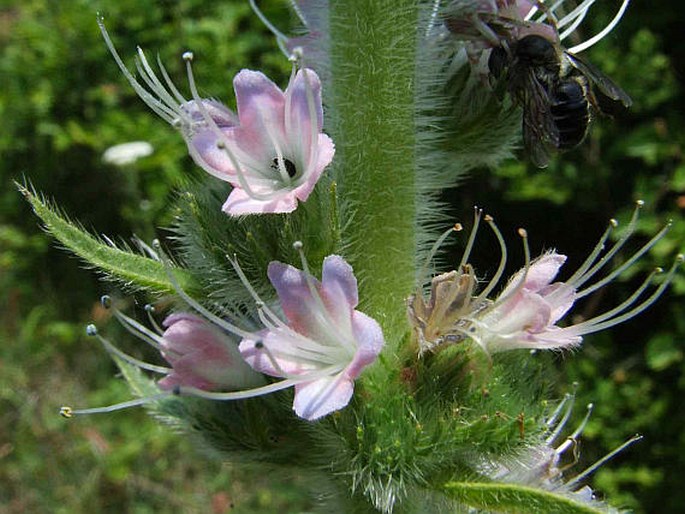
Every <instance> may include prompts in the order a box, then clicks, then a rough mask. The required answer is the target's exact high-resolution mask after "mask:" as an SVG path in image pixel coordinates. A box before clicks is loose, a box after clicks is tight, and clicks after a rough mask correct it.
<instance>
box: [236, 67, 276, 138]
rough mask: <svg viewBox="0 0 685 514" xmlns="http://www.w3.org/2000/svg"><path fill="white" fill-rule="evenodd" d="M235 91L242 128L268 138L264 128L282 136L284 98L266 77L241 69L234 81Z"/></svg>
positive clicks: (256, 72) (257, 72)
mask: <svg viewBox="0 0 685 514" xmlns="http://www.w3.org/2000/svg"><path fill="white" fill-rule="evenodd" d="M233 89H234V90H235V97H236V103H237V106H238V118H239V119H240V126H241V128H243V129H244V130H246V131H249V132H253V133H255V134H263V135H264V137H265V138H266V137H267V136H266V134H265V133H264V132H265V125H267V126H269V127H270V128H277V129H278V130H279V132H280V133H281V134H282V133H283V130H284V124H283V118H284V115H285V95H284V94H283V91H281V90H280V88H279V87H278V86H277V85H276V84H274V83H273V82H272V81H271V80H269V78H267V76H266V75H264V74H263V73H262V72H259V71H252V70H241V71H240V72H239V73H238V74H237V75H236V76H235V78H234V79H233ZM267 140H268V138H267Z"/></svg>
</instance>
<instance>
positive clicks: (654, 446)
mask: <svg viewBox="0 0 685 514" xmlns="http://www.w3.org/2000/svg"><path fill="white" fill-rule="evenodd" d="M618 3H619V2H598V3H597V4H595V5H594V6H593V7H592V13H593V14H596V16H588V20H587V21H586V22H585V23H584V24H583V25H582V29H583V30H582V32H581V33H580V35H581V36H584V38H586V37H588V36H591V35H592V34H594V33H596V32H598V31H599V30H601V28H602V27H603V26H604V25H606V23H607V22H608V20H610V19H611V17H612V16H613V14H614V12H615V9H616V8H617V5H618ZM683 16H685V5H684V4H682V3H680V2H672V1H666V0H661V1H656V2H634V3H631V6H630V8H629V9H628V13H627V15H626V16H625V17H624V18H623V20H622V21H621V24H620V25H619V26H618V28H617V29H615V30H614V31H613V32H612V33H611V35H610V36H609V37H607V38H605V39H603V40H602V41H601V42H600V43H599V44H597V45H596V46H595V47H593V48H592V49H591V50H589V51H587V52H586V53H584V54H583V56H584V57H585V58H586V59H587V60H589V61H590V62H591V63H593V64H595V65H596V66H597V67H598V68H600V69H601V70H602V71H603V72H604V73H605V74H606V75H608V76H609V77H611V78H612V79H613V80H614V81H615V82H616V83H617V84H619V85H620V86H621V87H622V88H623V89H624V90H625V91H626V92H628V94H629V95H630V96H631V97H632V99H633V102H634V103H633V106H632V107H631V108H630V109H629V110H623V109H618V108H616V106H613V105H608V106H607V107H606V108H607V110H608V111H610V112H611V116H598V117H597V118H596V119H595V120H594V123H593V126H592V130H591V132H590V134H589V136H588V138H587V139H586V141H585V142H584V143H583V144H582V145H581V146H580V147H578V148H577V149H575V150H572V151H570V152H568V153H564V154H561V155H558V156H557V158H556V159H555V160H554V161H553V162H552V163H551V164H550V166H549V168H548V169H545V170H539V169H536V168H535V167H533V166H532V165H530V164H528V163H527V162H526V160H525V152H524V150H521V152H520V156H521V157H522V159H521V160H517V161H511V162H510V163H508V164H505V165H504V166H502V167H501V168H500V169H497V170H482V171H481V172H479V173H476V174H474V176H473V177H472V179H471V181H469V182H468V183H466V184H464V185H463V187H460V188H458V189H456V190H455V191H451V192H449V193H448V194H449V197H450V199H451V201H452V202H453V203H454V204H455V205H456V206H458V208H457V213H458V214H457V215H458V216H459V217H460V218H461V219H468V218H469V216H470V215H471V214H470V209H471V206H472V205H474V204H477V205H479V206H483V207H485V208H486V209H487V210H488V211H489V212H491V213H492V214H493V215H494V216H495V217H496V218H497V220H498V223H500V225H501V226H502V228H503V229H504V230H505V231H506V232H508V234H512V235H513V234H514V229H515V228H516V227H518V226H524V227H525V228H526V229H527V230H528V233H529V235H530V241H531V247H532V251H533V253H534V254H535V253H539V252H540V251H542V250H544V249H547V248H550V247H555V248H557V250H558V251H560V252H561V253H564V254H566V255H568V256H569V261H568V263H567V264H566V268H567V269H568V270H571V271H572V270H575V269H577V267H578V265H579V264H580V263H581V262H582V260H583V259H584V258H585V256H587V254H588V253H589V252H590V250H591V249H592V247H593V246H594V245H595V243H596V241H597V240H598V239H599V236H600V235H601V232H602V231H603V230H604V228H605V227H606V224H607V222H608V220H609V219H610V218H616V219H617V220H619V222H620V225H619V230H618V231H617V234H618V235H620V227H621V226H625V224H626V223H627V219H628V217H629V215H630V211H632V209H633V206H634V201H635V200H637V199H642V200H644V201H645V208H644V209H643V212H642V215H641V218H640V222H639V224H638V229H637V233H638V238H637V239H639V241H637V242H636V243H635V244H634V245H633V246H632V250H635V249H637V247H639V245H640V244H643V243H644V242H646V241H647V240H648V239H649V238H650V237H651V236H652V235H653V234H655V233H656V232H657V231H658V230H659V229H660V228H661V227H662V226H663V225H664V224H665V223H666V222H667V221H668V220H673V222H674V223H673V227H672V229H671V231H670V233H669V234H668V235H667V236H666V238H665V239H664V240H663V241H661V242H660V243H659V244H658V245H657V246H656V247H655V248H654V249H653V250H652V251H651V252H650V253H649V255H648V257H647V258H644V259H641V260H640V262H639V263H638V264H637V265H636V266H634V267H633V268H631V269H630V270H629V271H628V272H626V273H624V274H623V275H622V276H621V280H620V282H617V283H612V284H611V285H610V286H609V287H608V288H606V289H605V290H603V291H604V292H603V293H602V294H601V296H600V297H596V298H595V299H594V301H592V300H591V301H590V302H587V303H586V304H585V305H583V304H581V305H580V306H579V307H580V311H578V313H579V315H582V317H584V318H588V317H591V316H592V315H595V314H598V313H601V312H603V311H605V310H607V309H609V308H611V307H613V306H615V305H617V304H619V303H620V302H621V301H622V300H623V299H625V298H627V297H628V296H629V295H630V293H631V292H632V291H634V290H635V289H636V288H637V286H638V285H639V283H640V281H641V280H642V279H643V278H644V276H645V275H646V274H647V273H649V271H650V270H651V269H653V268H654V267H656V266H661V267H663V268H668V267H669V266H670V265H671V263H672V260H673V258H674V257H675V255H676V254H677V253H678V252H683V251H685V220H684V219H683V218H684V216H683V212H684V209H685V160H684V155H683V149H684V148H685V118H684V117H683V112H685V105H684V102H685V98H684V97H683V94H682V93H683V82H682V77H683V76H684V73H685V69H683V68H684V67H685V64H683V63H685V43H683V41H682V38H680V37H679V36H678V34H679V33H680V26H679V25H678V24H677V23H676V21H675V20H677V19H683V18H682V17H683ZM589 18H592V19H591V20H590V19H589ZM574 36H575V35H574ZM567 44H568V43H567ZM570 44H573V42H571V43H570ZM510 241H512V244H513V241H514V238H513V237H511V236H510ZM489 252H490V249H488V248H481V252H479V253H476V254H475V257H474V259H472V260H473V261H474V262H476V263H478V262H479V261H480V262H485V263H488V264H491V265H494V264H493V263H492V261H493V259H492V257H491V254H490V255H489ZM512 254H513V255H514V257H512V260H513V261H515V263H513V264H512V269H516V267H518V266H519V265H520V261H516V259H517V257H516V256H517V255H518V254H517V253H516V251H512ZM629 255H630V249H626V251H625V252H622V258H623V259H625V258H627V257H628V256H629ZM567 276H568V275H567ZM684 295H685V275H684V274H683V273H682V272H681V273H680V274H679V275H678V276H677V277H676V280H675V281H674V284H673V286H672V288H671V290H670V291H669V292H668V293H667V294H666V295H665V296H664V297H663V298H662V299H660V300H659V302H658V303H657V304H656V305H655V306H653V307H652V308H651V309H650V310H649V311H647V312H646V313H643V314H642V315H640V316H639V317H638V318H636V319H633V320H630V321H629V322H627V323H625V324H623V325H620V326H619V327H615V328H613V329H611V330H610V331H608V332H606V333H602V334H599V335H594V336H589V337H586V338H585V342H584V344H583V347H582V349H581V350H580V351H579V352H577V353H574V354H572V355H565V356H562V357H561V358H559V359H558V360H559V363H558V364H559V365H558V371H559V373H560V374H561V390H560V393H562V392H567V391H570V390H572V387H573V386H572V384H573V382H577V383H578V393H577V396H578V405H579V406H578V407H577V408H576V412H575V416H574V417H575V418H576V420H577V421H578V420H579V419H580V418H581V417H582V415H583V414H584V412H583V410H584V409H583V408H582V407H581V406H582V405H584V404H586V403H594V405H595V409H594V412H593V415H592V418H591V420H590V423H589V425H588V427H587V429H586V430H585V432H584V437H583V438H582V443H581V444H582V447H581V454H580V462H579V463H578V464H577V465H576V468H575V469H576V470H578V471H580V470H582V469H584V468H585V467H587V466H589V465H591V464H592V463H593V462H595V461H596V460H598V459H600V458H601V457H603V456H604V455H606V454H607V453H609V452H610V451H611V450H613V449H614V448H617V447H618V446H620V445H621V444H622V443H623V442H624V441H626V440H627V439H628V438H630V437H631V436H632V435H634V434H636V433H639V434H642V435H644V439H643V440H642V441H640V442H638V443H636V444H635V445H633V446H631V447H630V448H629V449H627V450H624V451H623V452H622V453H621V454H619V455H618V456H616V457H615V458H614V459H612V461H611V462H610V463H609V464H607V465H605V466H603V467H602V468H601V469H600V470H599V471H598V472H596V474H595V478H594V480H593V481H591V483H592V485H593V486H594V487H595V488H596V489H597V491H598V493H599V494H600V495H606V497H607V498H609V499H610V500H611V502H612V504H614V505H617V506H623V507H625V508H628V509H630V510H632V511H634V512H636V513H642V512H664V513H665V512H681V511H682V506H683V505H685V491H684V490H683V488H682V487H681V478H680V471H679V470H682V469H683V466H685V457H684V456H685V432H683V429H682V426H683V421H684V417H683V414H682V395H683V391H684V388H685V361H684V360H683V351H684V350H685V302H684V301H683V300H684Z"/></svg>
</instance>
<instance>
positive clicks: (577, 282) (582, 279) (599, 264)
mask: <svg viewBox="0 0 685 514" xmlns="http://www.w3.org/2000/svg"><path fill="white" fill-rule="evenodd" d="M643 205H644V202H642V201H638V202H637V203H636V204H635V210H634V211H633V215H632V216H631V218H630V222H629V223H628V226H627V227H626V228H625V230H624V231H623V234H622V235H621V237H620V238H619V239H618V241H616V242H615V243H614V245H613V246H612V247H611V248H610V249H609V251H608V252H607V253H606V254H605V255H603V256H602V258H601V259H599V261H597V263H596V264H595V265H594V266H592V268H590V270H589V271H588V272H586V273H585V274H583V275H582V276H579V277H577V278H576V279H575V280H573V281H571V280H568V281H567V282H566V283H567V284H568V285H570V286H572V287H573V288H575V289H576V290H578V289H580V286H582V285H583V284H584V283H585V282H587V281H588V280H589V279H590V278H592V276H593V275H594V274H595V273H597V272H598V271H599V270H600V269H602V268H603V267H604V266H605V265H606V263H607V262H609V261H610V260H611V258H612V257H613V256H614V255H616V252H618V251H619V250H620V249H621V248H622V247H623V245H624V244H625V243H626V241H627V240H628V239H629V238H630V236H632V235H633V231H634V230H635V225H636V223H637V218H638V215H639V213H640V209H642V206H643ZM596 248H597V247H595V249H596ZM592 253H593V254H594V253H595V252H594V250H593V252H592ZM574 276H575V275H574Z"/></svg>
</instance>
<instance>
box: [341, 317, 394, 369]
mask: <svg viewBox="0 0 685 514" xmlns="http://www.w3.org/2000/svg"><path fill="white" fill-rule="evenodd" d="M352 331H353V333H354V338H355V339H356V341H357V344H358V347H357V352H356V353H355V355H354V359H353V360H352V362H351V363H350V365H349V366H348V367H347V369H346V370H345V373H346V374H347V376H348V377H350V378H351V379H355V378H357V377H358V376H359V375H360V374H361V372H362V370H363V369H364V368H365V367H366V366H368V365H369V364H372V363H373V362H374V361H375V360H376V358H377V357H378V355H379V354H380V353H381V350H382V349H383V345H384V344H385V340H384V339H383V331H382V330H381V327H380V325H379V324H378V322H377V321H376V320H375V319H373V318H372V317H370V316H367V315H366V314H364V313H363V312H359V311H354V313H353V314H352Z"/></svg>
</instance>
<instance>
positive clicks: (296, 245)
mask: <svg viewBox="0 0 685 514" xmlns="http://www.w3.org/2000/svg"><path fill="white" fill-rule="evenodd" d="M302 248H304V244H303V243H302V241H295V242H294V243H293V249H294V250H297V251H298V252H299V251H300V250H302Z"/></svg>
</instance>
